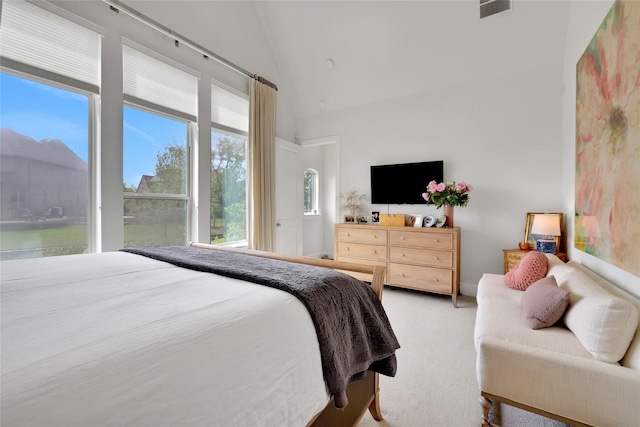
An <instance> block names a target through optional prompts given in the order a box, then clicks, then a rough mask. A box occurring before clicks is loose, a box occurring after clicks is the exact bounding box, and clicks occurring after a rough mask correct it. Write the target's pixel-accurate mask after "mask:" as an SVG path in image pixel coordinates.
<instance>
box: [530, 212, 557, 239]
mask: <svg viewBox="0 0 640 427" xmlns="http://www.w3.org/2000/svg"><path fill="white" fill-rule="evenodd" d="M531 234H539V235H543V236H559V235H560V217H559V216H558V215H553V214H542V215H536V216H535V217H534V218H533V224H532V225H531Z"/></svg>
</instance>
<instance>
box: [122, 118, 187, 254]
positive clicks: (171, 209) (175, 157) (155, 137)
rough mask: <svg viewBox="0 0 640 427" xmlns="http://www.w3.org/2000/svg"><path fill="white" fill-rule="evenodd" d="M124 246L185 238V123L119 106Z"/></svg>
mask: <svg viewBox="0 0 640 427" xmlns="http://www.w3.org/2000/svg"><path fill="white" fill-rule="evenodd" d="M123 115H124V135H123V145H124V147H123V159H124V165H123V173H124V199H125V200H124V224H125V227H124V245H125V247H140V246H157V245H184V244H185V243H186V242H187V218H188V216H187V215H188V202H189V198H188V196H187V182H188V179H187V163H188V162H187V151H188V150H187V139H188V135H187V130H188V125H187V123H185V122H183V121H180V120H176V119H172V118H168V117H164V116H162V115H159V114H154V113H151V112H148V111H143V110H140V109H136V108H133V107H124V112H123Z"/></svg>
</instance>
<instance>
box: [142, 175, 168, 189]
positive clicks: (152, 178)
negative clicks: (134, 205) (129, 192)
mask: <svg viewBox="0 0 640 427" xmlns="http://www.w3.org/2000/svg"><path fill="white" fill-rule="evenodd" d="M161 181H162V179H161V178H160V177H159V176H158V175H142V178H140V183H139V184H138V188H136V193H146V192H147V191H149V184H151V183H152V182H161Z"/></svg>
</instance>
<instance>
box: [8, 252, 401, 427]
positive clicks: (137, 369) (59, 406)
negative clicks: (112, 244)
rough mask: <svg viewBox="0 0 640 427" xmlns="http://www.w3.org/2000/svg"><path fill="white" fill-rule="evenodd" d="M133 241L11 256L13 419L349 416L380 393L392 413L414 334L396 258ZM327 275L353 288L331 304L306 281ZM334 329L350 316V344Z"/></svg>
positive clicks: (239, 420)
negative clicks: (381, 260)
mask: <svg viewBox="0 0 640 427" xmlns="http://www.w3.org/2000/svg"><path fill="white" fill-rule="evenodd" d="M145 251H146V252H145ZM133 252H134V253H132V252H124V251H118V252H108V253H100V254H83V255H70V256H62V257H52V258H39V259H33V260H19V261H4V262H2V263H1V264H0V269H1V270H0V274H1V278H2V301H1V302H2V312H1V316H2V331H1V333H2V335H1V344H2V346H1V356H2V358H1V361H2V362H1V363H2V366H1V378H0V380H1V384H2V387H1V408H0V411H1V412H0V417H1V418H0V424H1V425H2V426H4V427H9V426H21V427H22V426H30V425H31V426H41V425H47V426H52V425H64V426H73V425H82V426H87V425H91V426H102V425H127V426H129V425H140V426H163V425H166V426H180V425H185V426H193V425H207V426H211V425H224V426H234V425H236V426H263V425H264V426H275V425H277V426H311V425H313V426H319V425H332V426H339V425H354V424H356V423H357V422H358V420H359V419H360V418H361V417H362V415H363V414H364V413H365V412H366V410H367V408H368V409H369V411H370V412H371V414H372V415H373V417H374V418H376V419H378V420H380V419H382V415H381V412H380V407H379V386H378V373H379V372H380V373H383V374H385V375H394V374H395V369H396V367H395V350H396V349H397V348H399V345H398V343H397V340H396V339H395V336H394V335H393V331H392V330H391V327H390V325H389V324H388V319H387V318H386V315H385V314H384V310H383V309H382V306H381V304H380V299H379V298H380V297H381V294H382V286H383V280H384V269H383V268H380V267H375V268H372V267H368V266H361V265H354V264H348V263H339V262H334V261H329V260H320V259H315V258H307V257H296V256H282V255H277V254H273V253H269V252H258V251H249V250H242V249H229V248H221V247H218V246H211V245H205V244H195V243H192V244H191V245H188V246H185V247H163V248H148V249H141V250H135V249H134V250H133ZM210 258H215V259H216V261H215V262H210V260H209V259H210ZM203 259H204V262H206V263H207V264H206V265H204V266H203V264H202V262H201V260H203ZM215 263H217V266H215V268H214V267H210V265H213V264H215ZM265 263H266V264H265ZM192 264H193V265H192ZM221 266H222V267H224V268H223V269H222V270H220V268H221ZM234 266H235V267H234ZM318 267H323V268H318ZM216 269H217V270H216ZM272 269H273V271H278V272H279V273H278V274H280V275H284V276H287V277H285V278H284V279H283V278H281V277H280V276H278V275H275V276H274V274H276V273H273V272H272ZM329 269H331V270H329ZM334 270H339V272H335V271H334ZM237 271H240V272H241V273H242V274H241V275H240V276H239V275H238V274H237ZM283 272H284V273H283ZM344 272H348V273H349V274H353V275H356V276H358V277H359V278H361V279H362V278H365V279H367V278H368V279H370V281H371V287H369V286H368V285H366V284H365V283H363V282H360V281H358V280H354V279H353V278H351V277H349V276H347V275H345V274H343V273H344ZM325 273H327V274H328V275H327V276H325ZM316 275H322V276H321V277H322V279H321V281H324V283H323V284H322V285H320V287H321V288H323V289H324V288H332V287H333V288H340V289H348V291H344V290H342V291H341V293H340V295H330V296H328V297H326V298H328V299H327V300H326V301H328V302H329V303H327V302H326V301H325V302H318V303H317V302H316V301H322V297H321V296H318V295H316V294H317V291H315V290H314V291H306V290H302V291H299V290H297V288H296V286H299V285H300V283H303V282H311V281H312V280H314V277H315V276H316ZM363 275H364V276H363ZM248 276H251V277H248ZM253 276H256V277H253ZM274 277H275V278H276V279H277V280H274ZM265 278H268V280H267V279H265ZM289 280H293V281H294V282H296V283H294V284H293V285H287V286H293V288H294V289H293V291H292V290H291V289H290V288H286V289H285V288H284V287H283V286H284V285H282V283H283V282H287V281H289ZM344 280H346V282H344ZM254 281H255V282H254ZM265 281H266V282H268V283H261V282H265ZM365 285H366V286H365ZM302 288H303V289H306V288H307V287H306V285H304V286H302ZM302 288H301V289H302ZM363 290H364V291H363ZM297 292H307V293H311V294H313V296H312V297H311V298H312V299H311V302H309V301H308V300H305V299H303V298H308V296H307V297H305V296H301V295H299V294H297ZM362 292H364V294H362ZM352 294H353V295H365V296H364V297H362V296H358V299H357V300H356V299H354V298H353V295H352ZM342 300H344V302H345V303H346V306H339V305H340V304H342V302H341V301H342ZM363 301H365V302H363ZM316 303H317V304H320V305H319V307H324V308H321V309H320V310H317V308H316V309H315V310H316V311H331V310H333V308H332V307H331V306H334V305H335V306H336V307H339V309H337V310H335V311H336V312H337V313H344V314H340V316H341V318H340V319H338V322H340V323H339V325H340V326H339V327H335V326H327V325H324V326H322V324H320V323H318V319H317V317H319V316H320V315H319V314H317V313H315V314H314V313H313V312H312V311H311V310H310V307H312V306H314V305H315V304H316ZM322 304H324V305H322ZM370 305H373V306H374V311H375V313H373V312H366V310H367V309H366V308H365V309H363V308H362V307H366V306H370ZM378 305H379V307H378ZM349 307H356V309H355V311H354V310H352V308H349ZM351 311H354V312H358V311H362V317H363V318H366V326H365V327H364V328H363V327H362V325H360V324H359V323H358V322H359V321H353V320H352V319H351V318H350V317H349V316H352V315H353V314H349V313H351ZM342 317H344V319H343V318H342ZM348 317H349V320H348V321H346V320H345V319H347V318H348ZM371 319H377V320H375V321H376V323H375V324H374V325H372V326H371V325H370V324H371V322H372V320H371ZM349 325H356V327H352V326H349ZM323 328H325V329H326V328H329V329H331V330H337V331H340V330H341V328H343V329H344V331H343V332H340V333H334V335H337V336H338V338H339V339H342V340H344V341H342V342H341V343H339V345H338V346H337V350H336V347H334V348H333V349H331V348H329V350H327V343H326V341H327V340H326V336H325V335H322V334H321V333H320V331H322V330H323ZM350 328H351V329H356V331H352V330H350ZM372 331H373V332H372ZM347 332H348V333H349V334H348V337H347ZM358 333H359V335H358ZM328 334H329V335H331V334H332V332H331V331H329V333H328ZM354 334H355V335H354ZM344 337H347V338H344ZM343 347H353V348H352V349H350V350H343ZM362 349H365V350H362ZM343 352H345V353H348V354H347V356H343V355H342V353H343ZM349 352H350V353H349ZM352 353H353V354H355V355H356V356H357V357H356V356H353V354H352ZM360 353H364V354H365V356H366V357H364V359H362V360H359V359H358V360H357V361H355V362H356V363H355V364H354V363H353V362H354V360H355V359H354V357H356V358H359V357H361V356H360ZM328 354H329V356H327V355H328ZM332 358H335V359H336V360H338V362H336V361H335V360H333V359H332ZM341 358H342V359H348V360H349V362H348V363H349V366H348V367H347V368H345V366H346V365H344V364H340V363H341V360H342V359H341ZM351 359H354V360H351ZM327 360H330V361H329V362H327ZM363 363H364V364H365V365H367V368H364V369H363V368H362V366H364V365H363ZM354 366H355V368H354ZM329 367H331V368H329ZM343 371H344V372H343ZM374 371H375V372H374ZM336 372H337V373H336ZM344 378H347V381H346V382H345V381H344ZM341 381H342V382H341ZM336 384H338V385H336Z"/></svg>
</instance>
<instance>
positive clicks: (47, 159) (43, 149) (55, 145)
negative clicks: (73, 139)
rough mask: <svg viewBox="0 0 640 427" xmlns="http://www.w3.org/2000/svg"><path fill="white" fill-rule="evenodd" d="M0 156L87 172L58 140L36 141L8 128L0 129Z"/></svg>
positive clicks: (79, 160)
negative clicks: (20, 158)
mask: <svg viewBox="0 0 640 427" xmlns="http://www.w3.org/2000/svg"><path fill="white" fill-rule="evenodd" d="M0 155H1V156H3V157H5V156H7V157H8V156H13V157H22V158H25V159H30V160H37V161H40V162H43V163H50V164H54V165H58V166H64V167H68V168H72V169H78V170H85V171H86V170H88V168H87V163H86V162H85V161H84V160H82V159H81V158H80V157H79V156H78V155H77V154H76V153H75V152H73V150H71V149H70V148H69V147H67V145H66V144H65V143H64V142H62V141H60V140H59V139H43V140H41V141H36V140H35V139H32V138H29V137H28V136H25V135H22V134H19V133H18V132H15V131H13V130H11V129H8V128H2V129H0Z"/></svg>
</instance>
